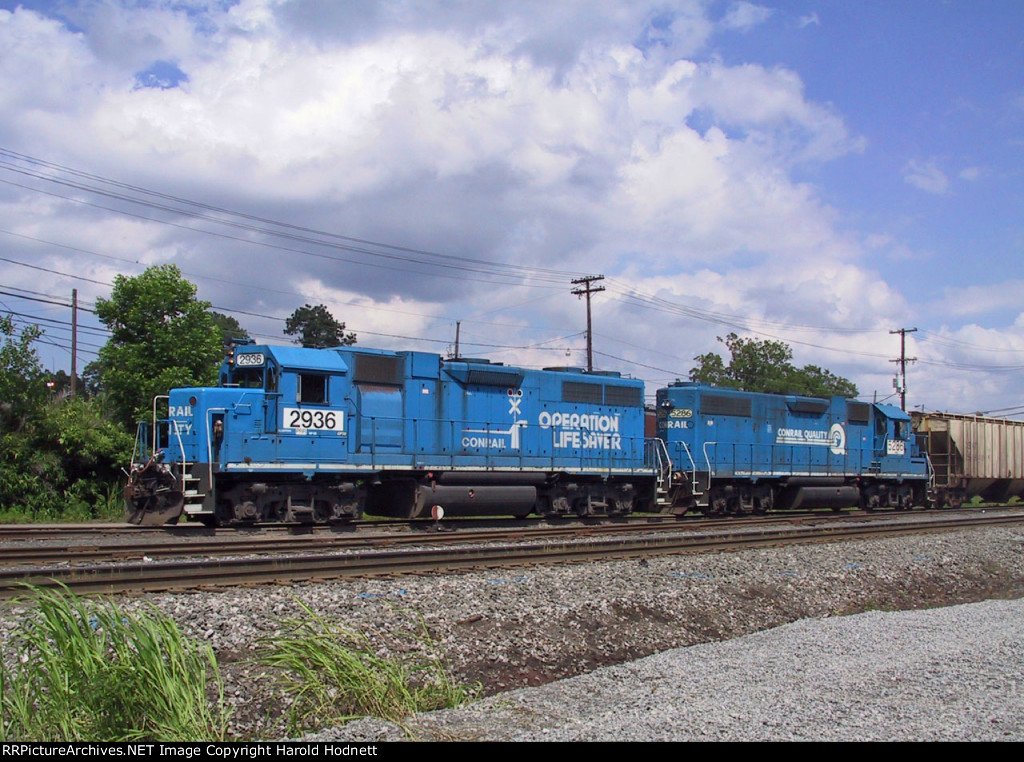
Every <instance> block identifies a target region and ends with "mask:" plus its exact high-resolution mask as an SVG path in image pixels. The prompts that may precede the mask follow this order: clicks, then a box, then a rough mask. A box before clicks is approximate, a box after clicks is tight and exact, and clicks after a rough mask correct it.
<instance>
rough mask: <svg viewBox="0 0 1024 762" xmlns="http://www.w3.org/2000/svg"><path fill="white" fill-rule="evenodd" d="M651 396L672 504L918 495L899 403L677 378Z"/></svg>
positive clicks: (916, 463)
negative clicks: (665, 457) (780, 392)
mask: <svg viewBox="0 0 1024 762" xmlns="http://www.w3.org/2000/svg"><path fill="white" fill-rule="evenodd" d="M656 404H657V408H656V418H657V432H658V437H659V438H660V439H662V440H663V441H664V443H665V447H666V449H667V454H668V457H669V458H670V459H671V463H672V475H671V482H670V485H669V491H668V495H667V501H668V502H669V504H670V510H671V511H673V512H675V513H677V514H682V513H685V512H687V511H690V510H703V511H704V512H705V513H706V514H708V515H712V514H720V513H730V514H738V513H748V512H757V513H760V512H764V511H768V510H771V509H787V508H790V509H792V508H798V507H803V508H819V507H828V508H833V509H835V510H839V509H841V508H843V507H860V508H862V509H865V510H873V509H875V508H883V507H890V508H896V509H906V508H910V507H912V506H914V505H924V504H925V500H926V499H927V484H928V478H929V465H928V460H927V457H925V456H924V455H923V454H921V452H920V451H919V449H918V447H917V444H916V442H915V438H914V436H913V433H912V431H911V425H910V424H911V421H910V417H909V416H908V415H907V414H906V413H904V412H903V411H902V410H900V409H899V408H895V407H891V406H889V405H878V404H867V403H863V402H857V401H855V400H849V399H846V398H844V397H831V398H819V397H801V396H785V395H774V394H757V393H749V392H742V391H737V390H732V389H722V388H712V387H709V386H704V385H701V384H695V383H687V382H677V383H676V384H674V385H672V386H669V387H667V388H664V389H659V390H658V393H657V403H656Z"/></svg>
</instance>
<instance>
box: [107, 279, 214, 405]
mask: <svg viewBox="0 0 1024 762" xmlns="http://www.w3.org/2000/svg"><path fill="white" fill-rule="evenodd" d="M209 308H210V304H209V302H204V301H200V300H198V299H196V287H195V285H194V284H192V283H190V282H189V281H187V280H185V279H184V278H182V277H181V272H180V271H179V270H178V268H177V267H175V266H174V265H160V266H158V267H150V268H149V269H147V270H146V271H145V272H144V273H142V274H141V275H139V276H136V277H133V278H129V277H126V276H124V275H118V276H117V277H116V278H114V288H113V290H112V291H111V293H110V299H97V300H96V315H97V317H99V319H100V320H101V321H102V322H103V324H104V325H105V326H106V327H107V329H108V330H109V331H110V332H111V337H110V339H109V340H108V341H107V343H106V344H105V345H104V346H103V348H102V349H101V350H100V353H99V366H100V372H101V374H102V379H101V383H102V387H103V389H104V391H105V392H106V394H107V395H108V396H109V398H110V401H111V403H112V404H113V406H114V409H115V411H116V414H117V417H118V418H119V419H120V420H121V421H123V422H124V423H126V424H130V423H132V422H134V421H137V420H141V419H144V418H148V417H149V412H148V411H149V410H150V409H151V405H152V401H153V397H154V396H156V395H158V394H167V391H168V390H169V389H171V388H173V387H180V386H206V385H212V384H213V383H215V382H216V380H217V368H218V366H219V364H220V360H221V359H222V353H221V344H220V331H218V330H217V326H216V324H215V323H214V320H213V317H212V316H211V315H210V313H209V312H208V311H207V310H209Z"/></svg>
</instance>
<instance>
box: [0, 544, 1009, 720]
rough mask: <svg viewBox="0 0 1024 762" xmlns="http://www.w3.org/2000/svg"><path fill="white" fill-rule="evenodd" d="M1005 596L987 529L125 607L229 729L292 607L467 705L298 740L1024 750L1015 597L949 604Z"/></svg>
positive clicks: (255, 688)
mask: <svg viewBox="0 0 1024 762" xmlns="http://www.w3.org/2000/svg"><path fill="white" fill-rule="evenodd" d="M1022 596H1024V530H1020V529H1013V528H992V529H969V530H962V531H957V532H949V533H943V534H932V535H920V536H914V537H902V538H892V539H879V540H871V541H857V542H843V543H830V544H815V545H804V546H790V547H783V548H775V549H764V550H745V551H738V552H731V553H710V554H705V555H678V556H651V557H650V558H646V559H642V560H623V561H606V562H597V563H587V564H575V565H561V566H538V567H530V568H525V569H509V570H492V571H484V572H469V573H463V572H453V573H451V574H436V573H434V574H429V575H427V574H425V575H422V576H407V577H400V578H393V579H348V580H339V581H336V582H329V583H319V584H312V583H301V584H295V585H275V586H258V587H252V588H232V589H228V590H224V591H208V592H198V593H188V594H179V595H173V594H158V595H150V596H146V598H145V600H146V601H149V602H152V603H154V604H155V605H157V606H158V607H159V608H160V609H162V610H164V611H166V612H167V613H169V614H171V615H172V616H173V617H174V618H175V619H176V620H177V621H178V622H179V623H181V624H182V626H183V627H184V628H185V629H186V631H187V632H188V633H189V634H191V635H193V636H195V637H197V638H200V639H203V640H205V641H207V642H209V643H210V644H211V645H212V646H213V647H214V649H215V650H216V652H217V654H218V659H219V661H220V663H221V667H222V671H223V673H224V676H225V679H226V682H227V697H228V700H229V702H230V703H231V705H232V707H233V709H234V717H233V720H232V723H233V725H232V728H233V732H234V734H235V735H236V736H237V737H240V738H263V739H273V738H284V737H285V736H286V731H285V729H284V725H283V720H282V718H283V716H284V714H285V712H286V710H287V699H281V698H280V697H275V696H274V695H273V690H272V689H273V681H272V680H271V679H270V677H269V676H268V675H267V674H266V670H265V668H262V667H260V666H258V665H256V664H255V663H254V662H253V661H252V656H253V655H254V653H255V649H256V647H257V643H258V642H259V640H260V638H265V637H269V636H272V635H273V634H274V633H276V632H278V631H279V630H280V626H281V625H280V622H281V620H282V619H286V618H290V617H297V616H299V615H300V614H301V611H300V607H299V604H298V602H300V601H301V602H302V603H303V604H305V605H307V606H309V607H310V608H311V609H313V610H314V611H316V612H318V613H320V614H323V615H325V616H327V617H330V618H332V619H336V620H338V621H339V622H341V623H343V624H344V625H345V626H346V627H348V628H350V629H352V630H355V631H358V632H362V633H365V634H367V635H368V636H369V637H370V638H371V639H372V641H373V642H374V643H375V644H376V645H377V646H378V648H379V650H380V651H381V652H391V653H399V652H411V653H414V654H415V653H419V652H423V653H425V652H427V651H430V650H434V651H436V652H439V653H441V654H443V655H444V657H445V659H446V661H447V662H448V664H449V667H450V670H451V672H452V673H453V675H454V676H455V678H456V679H457V680H458V681H460V682H463V683H467V684H473V683H480V685H481V687H482V694H483V695H484V696H487V698H485V699H483V700H482V701H480V702H477V703H475V704H473V705H470V706H469V707H464V708H461V709H457V710H449V711H446V712H439V713H432V714H429V715H422V716H418V717H415V718H410V720H409V721H408V722H407V723H404V729H399V728H397V727H393V726H387V725H385V724H383V723H381V722H378V721H372V720H359V721H356V722H355V723H349V724H346V725H344V726H342V727H340V728H337V729H333V730H324V731H322V734H321V735H319V736H316V737H318V738H328V737H329V738H332V739H345V740H385V739H389V740H398V739H403V738H410V737H411V738H416V739H419V740H452V739H460V740H461V739H465V740H483V739H487V740H534V739H536V740H570V739H572V740H685V739H701V740H741V739H749V740H755V739H757V740H761V739H772V740H783V739H793V738H801V739H815V740H818V739H822V740H824V739H829V740H839V739H857V740H860V739H883V738H884V739H897V738H900V739H914V740H918V739H920V740H925V739H929V740H931V739H952V738H956V739H961V740H975V739H1005V740H1024V731H1022V728H1024V721H1022V718H1024V608H1022V604H1021V602H1020V601H1017V600H1004V601H992V602H989V603H982V604H978V605H977V606H957V604H963V603H969V602H977V601H984V600H985V599H991V598H1007V599H1016V598H1021V597H1022ZM129 605H142V601H141V600H135V601H130V602H129ZM933 607H949V608H934V609H933ZM924 608H927V609H933V610H927V611H920V610H919V611H907V612H905V613H894V612H897V611H899V610H902V609H924ZM860 612H867V613H863V614H861V615H859V616H856V617H850V616H843V615H847V614H860ZM19 621H20V613H19V611H18V609H17V608H6V609H4V610H3V611H0V627H2V628H3V630H4V631H8V632H9V631H10V630H11V629H13V628H14V627H16V626H17V624H18V623H19ZM782 625H785V626H782ZM421 627H422V628H425V629H426V631H427V632H428V633H429V642H427V643H423V642H420V641H417V640H415V639H412V638H409V637H408V636H406V635H403V633H407V632H410V631H417V630H420V629H421ZM772 628H774V629H772ZM719 641H725V642H719ZM652 655H653V656H652ZM642 657H650V658H646V659H645V658H642ZM637 659H639V661H636V660H637ZM564 678H574V679H572V680H565V679H564ZM554 681H559V682H554ZM524 686H526V687H528V689H527V690H514V689H521V688H523V687H524ZM538 686H539V687H538Z"/></svg>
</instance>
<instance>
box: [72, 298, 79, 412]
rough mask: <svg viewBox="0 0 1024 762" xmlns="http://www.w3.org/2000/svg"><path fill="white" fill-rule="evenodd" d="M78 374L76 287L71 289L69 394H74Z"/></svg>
mask: <svg viewBox="0 0 1024 762" xmlns="http://www.w3.org/2000/svg"><path fill="white" fill-rule="evenodd" d="M77 375H78V289H77V288H73V289H71V396H72V397H74V396H75V376H77Z"/></svg>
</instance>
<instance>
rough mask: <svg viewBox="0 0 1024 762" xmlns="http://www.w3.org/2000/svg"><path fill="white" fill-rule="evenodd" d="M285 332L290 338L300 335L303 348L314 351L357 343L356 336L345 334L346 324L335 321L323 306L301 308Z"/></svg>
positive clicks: (285, 326) (286, 325) (295, 313)
mask: <svg viewBox="0 0 1024 762" xmlns="http://www.w3.org/2000/svg"><path fill="white" fill-rule="evenodd" d="M284 332H285V333H286V334H288V335H289V336H296V335H298V336H299V341H300V343H301V344H302V346H304V347H312V348H313V349H324V348H325V347H344V346H349V345H351V344H355V343H356V335H355V334H354V333H345V324H344V323H339V322H338V321H337V320H335V319H334V316H333V315H332V314H331V313H330V312H329V311H328V310H327V308H326V307H325V306H324V305H322V304H318V305H317V306H316V307H313V306H312V305H309V304H306V305H304V306H302V307H299V308H298V309H297V310H295V312H293V313H292V314H291V317H289V318H288V319H287V320H286V321H285V324H284Z"/></svg>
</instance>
